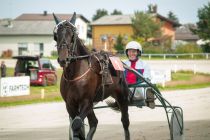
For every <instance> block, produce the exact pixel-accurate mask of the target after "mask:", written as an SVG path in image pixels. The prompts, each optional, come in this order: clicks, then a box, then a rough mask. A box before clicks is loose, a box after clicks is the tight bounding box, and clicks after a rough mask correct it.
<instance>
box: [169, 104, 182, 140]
mask: <svg viewBox="0 0 210 140" xmlns="http://www.w3.org/2000/svg"><path fill="white" fill-rule="evenodd" d="M175 113H176V114H175ZM170 134H171V140H184V123H183V114H182V112H180V110H179V109H177V108H175V109H174V111H173V112H172V115H171V121H170Z"/></svg>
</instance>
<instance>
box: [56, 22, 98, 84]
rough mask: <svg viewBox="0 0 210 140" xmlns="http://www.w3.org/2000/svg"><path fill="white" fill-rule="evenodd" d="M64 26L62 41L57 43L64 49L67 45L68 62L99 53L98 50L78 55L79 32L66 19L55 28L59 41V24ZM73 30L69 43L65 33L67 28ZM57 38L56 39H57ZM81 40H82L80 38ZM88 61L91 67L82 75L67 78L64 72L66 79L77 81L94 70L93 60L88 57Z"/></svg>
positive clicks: (59, 47)
mask: <svg viewBox="0 0 210 140" xmlns="http://www.w3.org/2000/svg"><path fill="white" fill-rule="evenodd" d="M66 23H67V24H70V25H66ZM61 25H62V26H63V30H62V34H63V35H62V39H61V41H60V42H59V44H57V45H56V47H57V48H58V49H62V48H64V47H66V48H67V49H68V57H67V58H66V60H65V61H66V62H67V63H69V64H70V63H71V62H74V61H77V60H82V59H88V58H90V57H91V56H94V55H96V54H98V52H93V53H91V54H87V55H78V54H77V53H76V50H77V38H78V32H77V29H76V27H75V25H73V24H72V23H71V22H69V21H67V20H64V21H61V22H60V23H58V24H57V25H56V26H55V28H54V31H53V33H54V40H55V41H56V42H57V36H58V35H57V30H58V28H59V26H61ZM69 29H70V30H71V32H72V33H73V35H72V41H71V42H70V44H68V42H67V41H66V38H65V34H66V32H67V30H69ZM55 38H56V39H55ZM79 41H80V40H79ZM59 61H60V60H59V58H58V63H59ZM88 63H89V67H88V69H87V70H86V71H85V72H84V73H83V74H82V75H81V76H78V77H76V78H74V79H72V80H69V79H67V78H66V76H65V75H64V74H63V77H64V79H65V80H66V81H68V82H75V81H77V80H79V79H81V78H82V77H84V76H85V75H86V74H87V73H88V72H89V71H90V70H92V67H91V60H90V59H88Z"/></svg>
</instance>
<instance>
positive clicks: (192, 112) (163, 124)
mask: <svg viewBox="0 0 210 140" xmlns="http://www.w3.org/2000/svg"><path fill="white" fill-rule="evenodd" d="M163 96H164V97H165V98H166V99H167V100H168V101H169V102H170V103H171V104H172V105H176V106H180V107H182V108H183V111H184V123H185V129H184V132H185V140H209V139H210V111H209V106H210V88H203V89H196V90H177V91H166V92H163ZM156 103H157V104H158V101H157V102H156ZM100 104H101V105H103V104H104V103H100ZM95 113H96V116H97V118H98V120H99V124H98V128H97V131H96V134H95V136H94V140H107V139H112V140H122V139H124V136H123V135H124V134H123V128H122V125H121V122H120V113H116V112H115V111H113V110H111V109H110V108H106V109H97V110H95ZM129 115H130V133H131V139H132V140H154V139H157V140H169V139H170V135H169V129H168V124H167V121H166V115H165V112H164V110H163V109H162V108H155V109H153V110H152V109H149V108H147V107H143V108H137V107H129ZM68 122H69V120H68V114H67V112H66V109H65V104H64V103H63V102H62V103H47V104H35V105H25V106H17V107H7V108H0V140H67V139H68ZM85 123H86V124H87V121H86V122H85ZM86 129H88V126H86Z"/></svg>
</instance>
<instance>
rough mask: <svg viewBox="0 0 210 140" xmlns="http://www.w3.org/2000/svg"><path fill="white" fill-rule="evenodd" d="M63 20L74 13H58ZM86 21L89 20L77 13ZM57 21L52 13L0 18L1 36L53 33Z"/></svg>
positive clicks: (69, 17) (78, 16)
mask: <svg viewBox="0 0 210 140" xmlns="http://www.w3.org/2000/svg"><path fill="white" fill-rule="evenodd" d="M56 16H57V17H58V18H60V19H61V20H64V19H65V20H68V19H71V17H72V14H56ZM77 18H81V19H82V20H84V22H86V23H89V21H88V20H87V19H86V18H85V17H83V16H82V15H77ZM54 27H55V21H54V17H53V15H52V14H47V13H44V14H22V15H20V16H18V17H17V18H15V19H14V20H11V19H5V20H0V36H2V35H52V34H53V29H54Z"/></svg>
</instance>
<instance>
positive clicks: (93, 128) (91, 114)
mask: <svg viewBox="0 0 210 140" xmlns="http://www.w3.org/2000/svg"><path fill="white" fill-rule="evenodd" d="M87 117H88V123H89V125H90V130H89V132H88V135H87V139H86V140H92V139H93V135H94V133H95V131H96V128H97V125H98V119H97V118H96V116H95V113H94V111H93V109H92V110H91V111H90V112H89V114H88V115H87Z"/></svg>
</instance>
